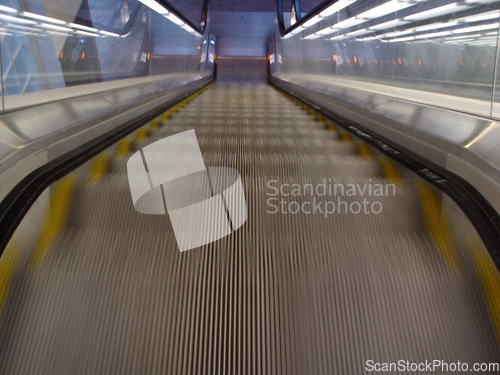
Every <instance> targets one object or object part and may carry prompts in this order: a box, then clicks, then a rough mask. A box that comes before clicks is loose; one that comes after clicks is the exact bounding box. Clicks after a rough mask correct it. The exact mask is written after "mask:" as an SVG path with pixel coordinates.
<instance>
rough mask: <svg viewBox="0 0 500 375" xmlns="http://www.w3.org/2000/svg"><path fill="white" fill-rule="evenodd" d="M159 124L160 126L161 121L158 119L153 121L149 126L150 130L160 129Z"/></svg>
mask: <svg viewBox="0 0 500 375" xmlns="http://www.w3.org/2000/svg"><path fill="white" fill-rule="evenodd" d="M159 124H160V121H159V120H158V119H156V118H155V119H154V120H152V121H151V122H150V124H149V129H151V130H155V129H156V128H157V127H158V125H159Z"/></svg>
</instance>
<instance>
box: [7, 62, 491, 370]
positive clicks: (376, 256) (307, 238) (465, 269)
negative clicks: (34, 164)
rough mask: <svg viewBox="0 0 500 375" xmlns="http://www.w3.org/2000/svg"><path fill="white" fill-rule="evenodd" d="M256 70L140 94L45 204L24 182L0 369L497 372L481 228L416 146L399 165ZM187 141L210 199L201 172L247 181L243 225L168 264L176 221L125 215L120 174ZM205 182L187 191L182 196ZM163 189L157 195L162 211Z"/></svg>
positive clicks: (68, 167) (378, 145)
mask: <svg viewBox="0 0 500 375" xmlns="http://www.w3.org/2000/svg"><path fill="white" fill-rule="evenodd" d="M252 64H254V66H253V67H252ZM256 66H262V61H260V62H256V61H254V62H252V61H245V63H244V67H243V68H242V65H241V64H240V62H238V61H232V60H230V59H226V60H224V59H219V61H218V68H219V72H218V75H217V79H216V80H215V82H213V81H212V80H211V76H210V75H207V76H203V75H201V76H197V79H194V78H193V80H192V81H193V82H195V83H196V84H193V83H192V84H191V86H189V87H188V88H187V89H184V90H178V91H176V92H175V94H176V95H173V94H172V95H171V96H168V95H169V94H166V95H167V96H155V97H153V98H149V99H147V98H142V107H141V106H137V107H134V108H129V107H127V108H129V110H128V111H127V110H123V111H124V112H125V116H122V117H121V118H120V120H121V121H125V122H126V124H127V126H120V127H118V126H117V127H116V129H115V131H114V132H113V131H111V130H110V131H109V134H108V132H107V133H106V137H103V138H105V140H106V142H102V144H97V145H95V147H93V148H92V147H89V148H88V150H85V149H84V150H79V152H78V153H76V154H72V155H73V156H72V158H67V159H64V160H62V162H60V163H56V161H57V160H58V159H54V160H53V165H54V167H53V168H51V169H48V170H47V171H44V174H42V175H41V176H42V177H43V179H42V180H43V181H42V182H43V183H40V182H39V181H38V184H39V185H40V186H42V187H43V188H39V189H40V190H43V189H44V190H43V192H42V191H39V192H37V191H36V189H35V190H33V186H36V185H37V180H33V181H31V183H30V188H26V190H25V191H26V193H25V194H27V193H28V192H30V193H31V194H32V195H33V196H34V197H32V198H31V199H32V200H33V203H32V204H30V206H31V208H30V210H29V211H28V210H26V209H25V208H19V210H20V211H22V212H26V213H25V215H23V219H22V221H20V223H19V225H18V226H17V229H16V231H15V232H14V233H13V234H12V235H11V236H9V242H8V244H7V246H6V247H5V249H4V251H3V255H2V258H1V259H2V263H1V266H0V267H1V268H0V269H1V273H0V276H1V277H2V279H1V282H2V283H1V284H0V287H1V289H0V298H1V299H0V308H1V309H0V313H1V317H0V319H1V321H0V337H1V345H0V372H1V373H4V374H21V373H38V374H45V373H47V374H49V373H51V374H53V373H71V374H79V373H82V374H84V373H85V374H87V373H103V374H104V373H130V374H142V373H146V374H149V373H169V374H181V373H182V374H184V373H185V374H191V373H206V374H215V373H217V374H218V373H228V374H246V373H264V374H357V373H365V372H366V371H369V364H379V365H380V364H383V363H399V361H401V360H402V361H404V363H408V366H409V364H421V363H425V362H426V361H432V360H434V359H438V360H440V361H442V362H443V364H442V365H441V367H438V368H437V369H436V371H435V372H436V373H447V371H446V370H445V368H444V367H443V366H445V365H446V364H454V363H457V362H458V361H460V362H461V363H467V364H468V366H470V368H472V366H473V365H474V364H478V363H482V364H493V365H494V364H498V359H499V347H498V340H499V339H500V337H499V336H498V335H499V334H500V321H499V314H500V309H498V308H499V306H498V293H497V292H498V290H497V289H495V288H497V287H498V285H500V284H498V271H497V269H496V266H495V259H494V258H492V257H491V255H490V254H493V253H492V249H491V247H490V246H487V245H486V246H485V245H484V243H486V244H489V243H492V242H493V243H494V241H496V239H494V238H493V239H491V237H489V238H490V240H491V241H492V242H488V241H485V238H487V237H488V236H489V235H490V234H491V233H492V232H491V231H490V232H488V230H485V231H484V232H483V231H481V230H477V228H478V227H481V225H479V224H481V223H477V222H476V223H473V222H470V220H469V218H470V217H471V215H472V214H471V213H470V212H467V215H466V214H464V213H463V212H462V210H461V208H460V207H459V205H458V204H457V203H455V202H454V199H455V200H456V196H453V199H451V198H450V197H449V196H448V195H447V194H445V193H443V192H442V191H441V190H439V189H438V188H437V187H436V186H435V185H439V183H441V186H442V187H443V189H446V188H447V186H449V185H447V183H445V182H443V181H444V178H442V179H441V180H440V179H439V178H438V179H437V178H435V177H436V176H437V175H438V174H437V173H434V174H433V173H431V172H433V171H434V170H433V169H432V168H431V167H430V168H429V173H428V174H427V176H423V175H422V173H420V172H421V170H420V171H419V170H418V168H415V166H416V165H417V166H418V165H420V164H418V163H417V162H416V161H415V160H413V159H411V155H412V154H411V152H409V151H411V150H407V149H404V150H403V149H402V151H401V152H399V153H395V152H394V149H393V148H392V146H394V145H393V144H392V145H388V144H387V143H385V142H383V141H381V140H379V139H375V138H374V137H368V136H367V133H365V132H364V131H363V130H366V129H364V128H363V127H362V126H361V127H360V128H354V127H353V126H351V125H350V124H349V123H347V122H346V118H345V117H343V116H337V117H336V116H333V115H332V114H331V113H329V112H328V111H326V110H325V107H324V102H323V105H322V103H321V102H320V101H317V102H314V101H313V100H312V99H313V98H314V95H317V93H316V94H314V95H313V93H311V92H307V91H300V90H299V89H298V88H297V87H296V86H295V85H294V84H293V82H286V81H282V82H280V81H279V80H277V79H272V82H273V84H274V85H270V84H269V83H267V82H255V81H254V82H253V83H250V82H248V81H249V80H248V76H249V75H254V76H262V75H259V74H256V73H255V71H256V70H255V67H256ZM238 69H239V70H238ZM225 72H229V73H227V74H228V75H229V77H228V75H225V74H226V73H225ZM200 77H201V78H200ZM238 77H244V78H241V79H239V78H238ZM275 78H276V77H275ZM123 90H124V89H123ZM300 93H304V95H303V96H300ZM152 101H156V103H155V104H157V103H160V104H157V105H155V106H153V105H152V104H148V103H151V102H152ZM337 104H338V103H337ZM49 105H50V104H49ZM144 106H145V108H146V110H144V109H141V108H144ZM134 111H136V112H137V114H136V117H137V118H132V117H133V113H134ZM139 112H140V113H139ZM374 113H375V112H374ZM15 114H16V113H15V112H14V113H13V114H12V113H10V114H9V113H7V114H6V115H5V116H15ZM115 115H117V113H115ZM107 116H108V117H109V118H111V116H109V115H107ZM127 116H129V117H130V118H126V117H127ZM374 116H375V114H374ZM103 117H104V116H103ZM109 118H108V119H109ZM141 119H142V120H141ZM116 123H118V121H116ZM109 126H111V125H109ZM191 130H194V134H195V137H196V141H197V144H198V145H199V151H200V153H201V155H202V159H203V160H202V161H203V163H204V165H205V166H206V167H207V171H208V180H211V193H212V194H214V193H216V190H217V189H218V188H217V182H214V181H217V179H216V173H215V170H214V169H212V168H217V167H218V168H232V169H233V170H235V171H237V172H238V174H239V176H240V178H241V186H242V192H243V195H241V196H237V195H234V196H233V200H231V199H230V198H227V196H226V200H225V211H226V213H227V215H228V217H229V219H230V220H232V219H234V217H235V216H234V212H232V211H231V207H233V206H232V204H235V203H236V204H237V206H238V207H239V210H243V209H244V210H245V212H246V214H245V217H246V220H244V223H243V224H242V225H241V226H240V227H239V228H232V229H233V230H231V233H230V234H228V235H226V236H221V238H220V239H217V240H214V241H206V243H205V244H204V245H202V246H198V247H195V248H192V249H189V250H186V251H179V249H180V247H181V246H180V242H179V240H178V238H177V232H176V228H174V224H173V220H172V218H171V217H170V216H169V215H168V214H161V215H152V214H148V213H144V212H142V213H141V212H138V211H137V207H134V203H136V202H134V200H133V193H132V195H131V188H132V184H131V182H130V181H131V180H130V175H131V169H130V167H129V163H130V160H132V158H133V156H134V155H141V158H143V160H144V161H146V159H147V151H146V150H147V147H148V146H152V145H154V144H155V143H156V142H161V141H163V140H168V139H169V137H173V136H175V135H179V134H182V133H183V132H187V131H191ZM115 133H116V134H115ZM170 139H172V138H170ZM60 141H62V140H60ZM80 148H82V147H81V146H80ZM404 151H408V155H409V157H408V158H407V159H405V158H404V157H402V155H403V154H405V152H404ZM184 161H185V160H179V163H183V162H184ZM419 162H420V160H419ZM144 165H145V166H148V168H149V169H148V173H153V167H152V165H151V164H148V163H145V164H144ZM186 165H187V164H186ZM61 170H63V171H64V173H62V172H61ZM47 175H50V176H52V177H51V179H52V180H54V181H53V182H52V183H50V184H49V182H50V179H49V178H48V177H47ZM149 176H150V178H151V176H152V174H150V175H149ZM28 177H29V176H28ZM423 177H426V178H423ZM206 178H207V175H204V174H202V175H197V174H196V175H195V176H194V177H193V179H192V180H190V181H191V182H190V184H184V185H181V189H180V191H178V192H177V194H178V195H177V197H178V199H179V200H180V201H183V202H184V201H189V199H190V195H191V194H192V193H193V192H195V191H197V188H198V187H200V186H201V187H202V186H204V184H206V183H207V182H206V181H207V180H206ZM440 178H441V177H440ZM177 181H179V180H177ZM436 181H437V182H438V183H437V184H436ZM44 184H45V185H46V186H44ZM169 191H170V190H169V188H168V187H167V185H164V187H163V190H162V193H161V195H159V197H160V198H161V200H160V201H158V202H159V205H160V206H161V207H160V210H161V209H163V208H164V211H163V212H164V213H165V212H167V211H169V212H170V213H171V207H169V204H170V203H169V202H171V201H169V196H168V194H169ZM375 191H378V193H376V192H375ZM450 194H452V195H453V192H452V191H451V192H450ZM10 196H13V195H10ZM235 197H236V198H235ZM199 201H200V199H199V200H198V201H197V202H195V203H199ZM174 203H175V202H174ZM191 203H193V202H191ZM458 203H459V204H460V202H458ZM21 206H22V205H19V203H18V206H9V207H21ZM163 206H164V207H163ZM460 206H461V207H463V205H462V204H460ZM149 208H152V207H151V206H149ZM11 211H12V209H11ZM240 214H241V212H240ZM200 215H203V213H202V212H200ZM468 217H469V218H468ZM476 217H481V216H480V215H478V216H476ZM233 223H234V220H233ZM192 225H193V227H194V226H195V220H193V222H192ZM207 225H208V224H207ZM188 229H189V228H188ZM493 255H494V254H493ZM408 368H409V367H408ZM497 370H498V369H497ZM497 370H495V368H494V367H489V368H488V371H486V370H484V371H483V372H484V373H495V371H497ZM421 372H422V373H425V370H424V371H421ZM385 373H396V371H392V372H390V371H387V372H385ZM478 373H481V372H480V371H478Z"/></svg>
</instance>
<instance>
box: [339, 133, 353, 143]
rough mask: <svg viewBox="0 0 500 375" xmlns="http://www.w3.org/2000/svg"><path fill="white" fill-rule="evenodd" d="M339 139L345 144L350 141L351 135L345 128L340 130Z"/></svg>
mask: <svg viewBox="0 0 500 375" xmlns="http://www.w3.org/2000/svg"><path fill="white" fill-rule="evenodd" d="M340 139H341V140H342V142H344V143H347V144H350V143H352V140H351V136H350V135H349V133H347V132H346V131H345V130H341V131H340Z"/></svg>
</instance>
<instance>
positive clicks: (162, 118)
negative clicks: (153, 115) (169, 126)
mask: <svg viewBox="0 0 500 375" xmlns="http://www.w3.org/2000/svg"><path fill="white" fill-rule="evenodd" d="M169 115H170V114H169V112H165V113H162V115H161V116H160V121H161V122H165V121H167V119H168V116H169Z"/></svg>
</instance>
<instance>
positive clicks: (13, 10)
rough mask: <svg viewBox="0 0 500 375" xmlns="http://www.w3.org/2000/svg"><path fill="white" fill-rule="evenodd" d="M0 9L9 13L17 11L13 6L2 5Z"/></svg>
mask: <svg viewBox="0 0 500 375" xmlns="http://www.w3.org/2000/svg"><path fill="white" fill-rule="evenodd" d="M0 10H1V11H2V12H7V13H17V10H16V9H14V8H11V7H6V6H4V5H0Z"/></svg>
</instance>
